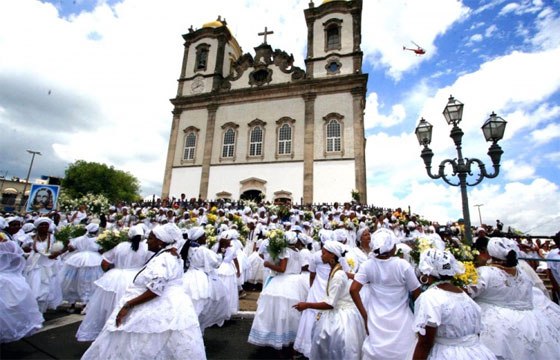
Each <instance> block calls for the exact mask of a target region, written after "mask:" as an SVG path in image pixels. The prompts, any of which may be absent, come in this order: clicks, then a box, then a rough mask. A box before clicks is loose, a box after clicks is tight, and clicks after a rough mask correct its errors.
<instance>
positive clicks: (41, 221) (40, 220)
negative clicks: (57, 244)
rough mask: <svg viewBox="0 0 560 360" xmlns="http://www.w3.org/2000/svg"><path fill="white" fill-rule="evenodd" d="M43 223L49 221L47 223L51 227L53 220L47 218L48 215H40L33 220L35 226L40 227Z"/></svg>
mask: <svg viewBox="0 0 560 360" xmlns="http://www.w3.org/2000/svg"><path fill="white" fill-rule="evenodd" d="M42 223H47V224H49V227H50V225H51V223H52V220H51V219H49V218H47V217H39V218H37V220H35V221H34V222H33V225H35V228H38V227H39V225H41V224H42Z"/></svg>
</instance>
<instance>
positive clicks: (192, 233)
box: [187, 226, 204, 241]
mask: <svg viewBox="0 0 560 360" xmlns="http://www.w3.org/2000/svg"><path fill="white" fill-rule="evenodd" d="M187 234H188V236H189V240H193V241H196V240H198V239H200V238H201V237H202V235H204V229H203V228H202V226H195V227H193V228H190V229H189V231H188V233H187Z"/></svg>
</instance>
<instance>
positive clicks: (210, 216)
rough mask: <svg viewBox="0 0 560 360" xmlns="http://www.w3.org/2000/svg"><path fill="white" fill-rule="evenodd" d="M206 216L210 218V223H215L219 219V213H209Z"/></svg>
mask: <svg viewBox="0 0 560 360" xmlns="http://www.w3.org/2000/svg"><path fill="white" fill-rule="evenodd" d="M206 218H207V219H208V224H212V225H214V224H215V223H216V220H218V215H216V214H214V213H209V214H208V215H206Z"/></svg>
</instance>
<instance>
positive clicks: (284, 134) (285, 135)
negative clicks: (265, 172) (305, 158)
mask: <svg viewBox="0 0 560 360" xmlns="http://www.w3.org/2000/svg"><path fill="white" fill-rule="evenodd" d="M291 153H292V127H291V126H290V125H289V124H284V125H282V126H281V127H280V130H278V155H289V154H291Z"/></svg>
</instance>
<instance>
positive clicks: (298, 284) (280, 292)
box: [248, 248, 309, 349]
mask: <svg viewBox="0 0 560 360" xmlns="http://www.w3.org/2000/svg"><path fill="white" fill-rule="evenodd" d="M280 259H288V263H287V265H286V271H284V273H278V274H275V275H271V276H270V278H269V280H268V281H267V283H266V284H265V286H264V288H263V291H262V292H261V294H260V296H259V299H258V301H257V312H256V314H255V318H254V319H253V324H252V326H251V332H250V333H249V340H248V341H249V343H251V344H255V345H259V346H271V347H273V348H275V349H282V347H285V346H289V345H290V344H292V343H293V342H294V341H295V339H296V334H297V330H298V325H299V320H300V318H301V314H300V312H299V311H297V310H296V309H294V308H293V307H292V306H294V305H295V304H297V303H298V302H300V301H305V299H306V298H307V293H308V288H309V283H307V286H306V284H305V283H304V282H303V281H302V278H301V276H300V272H301V259H300V254H299V252H297V251H294V250H292V249H290V248H287V249H285V250H284V252H283V253H282V254H281V255H280Z"/></svg>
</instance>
